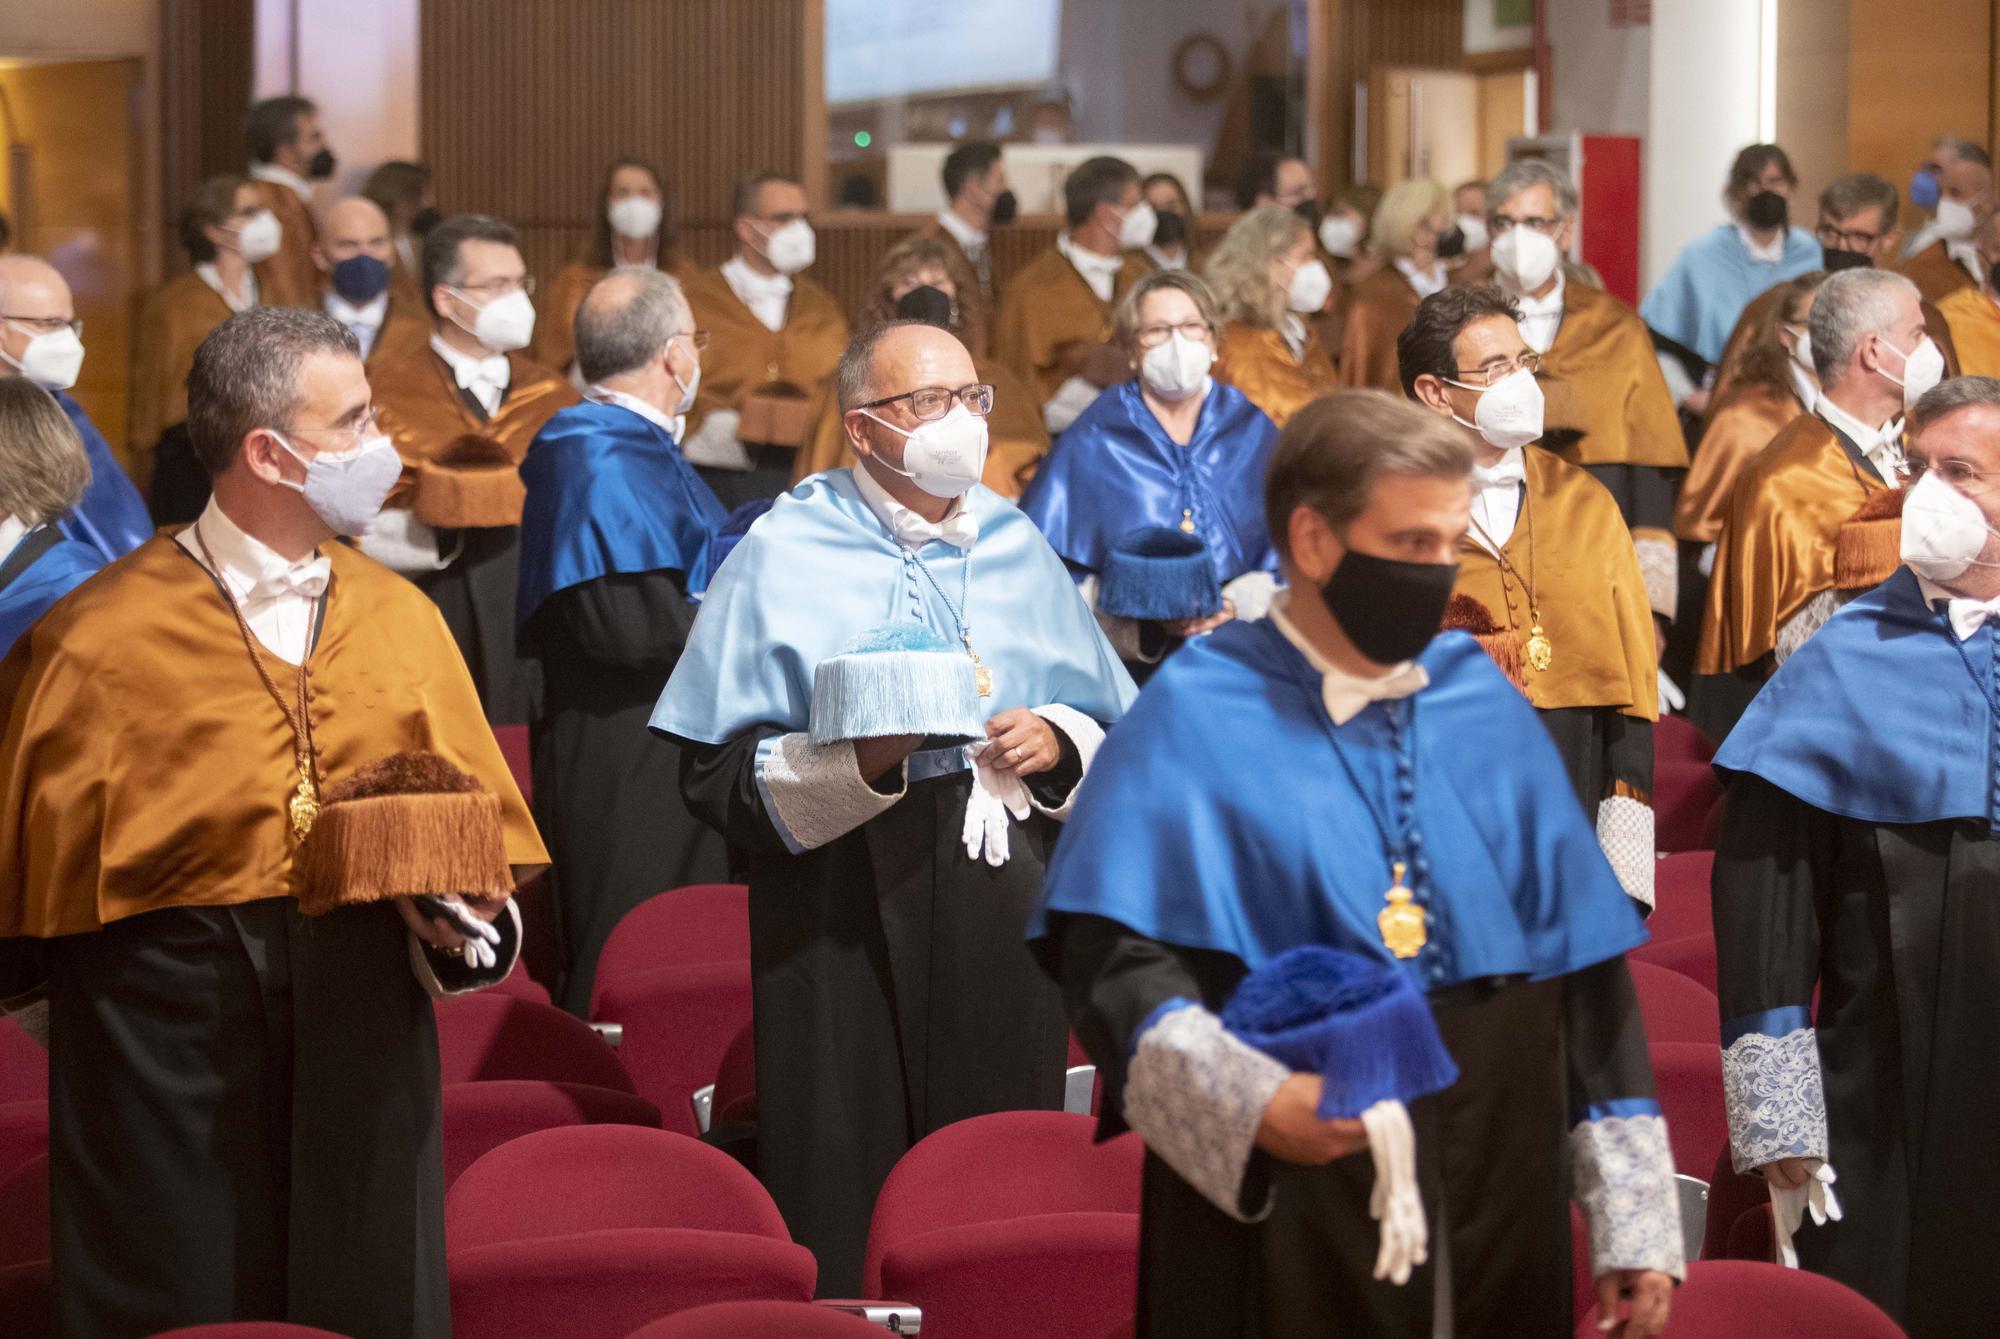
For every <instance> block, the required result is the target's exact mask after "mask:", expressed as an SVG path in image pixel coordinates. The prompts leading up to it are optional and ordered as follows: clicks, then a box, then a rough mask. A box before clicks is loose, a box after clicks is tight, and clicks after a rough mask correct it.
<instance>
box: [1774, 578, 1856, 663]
mask: <svg viewBox="0 0 2000 1339" xmlns="http://www.w3.org/2000/svg"><path fill="white" fill-rule="evenodd" d="M1840 606H1841V599H1840V592H1838V591H1831V590H1823V591H1821V592H1820V593H1819V594H1817V595H1815V596H1813V597H1812V598H1811V599H1810V600H1807V601H1806V604H1805V608H1803V609H1801V610H1799V612H1798V613H1796V614H1793V615H1792V616H1791V617H1790V618H1788V619H1786V620H1785V621H1784V622H1783V623H1782V624H1780V625H1779V627H1778V644H1777V646H1776V647H1775V648H1773V651H1772V654H1773V655H1774V656H1775V657H1776V658H1777V661H1778V663H1779V664H1780V665H1782V664H1784V663H1785V662H1786V661H1787V660H1790V659H1791V658H1792V655H1793V653H1794V652H1796V651H1797V650H1798V649H1799V648H1800V647H1801V646H1804V645H1805V644H1806V640H1807V639H1808V638H1810V637H1811V636H1812V635H1813V634H1814V633H1815V632H1818V631H1819V630H1820V629H1821V628H1823V627H1825V626H1826V621H1827V620H1828V619H1829V618H1832V617H1833V616H1834V615H1835V614H1837V613H1839V612H1840Z"/></svg>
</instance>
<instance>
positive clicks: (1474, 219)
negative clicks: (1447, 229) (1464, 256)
mask: <svg viewBox="0 0 2000 1339" xmlns="http://www.w3.org/2000/svg"><path fill="white" fill-rule="evenodd" d="M1452 222H1453V223H1456V224H1457V225H1458V231H1459V235H1460V236H1462V237H1464V238H1465V249H1466V250H1467V251H1477V250H1478V249H1479V248H1480V247H1482V246H1485V245H1486V243H1487V241H1488V240H1489V239H1488V237H1487V235H1486V220H1485V219H1483V218H1481V217H1479V215H1477V214H1460V215H1459V216H1458V217H1457V218H1455V219H1453V220H1452Z"/></svg>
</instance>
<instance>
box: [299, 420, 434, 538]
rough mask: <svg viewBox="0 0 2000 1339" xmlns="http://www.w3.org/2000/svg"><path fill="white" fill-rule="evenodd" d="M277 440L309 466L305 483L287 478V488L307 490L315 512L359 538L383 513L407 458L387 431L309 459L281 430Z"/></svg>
mask: <svg viewBox="0 0 2000 1339" xmlns="http://www.w3.org/2000/svg"><path fill="white" fill-rule="evenodd" d="M271 436H273V437H275V438H277V441H278V445H279V446H282V447H284V448H285V450H286V452H287V453H288V454H289V455H290V456H291V458H292V459H293V460H296V461H298V462H299V464H301V465H303V466H305V467H306V478H305V482H304V483H293V482H292V481H291V480H290V479H286V480H284V481H283V482H284V484H285V486H286V487H287V488H294V489H297V490H298V491H299V492H301V493H303V494H305V499H306V505H307V506H308V507H311V508H312V509H313V515H315V516H317V517H319V519H320V520H321V521H323V522H324V523H325V524H326V528H327V529H329V530H331V531H333V533H334V534H336V535H347V536H350V537H352V538H357V539H358V538H359V537H360V536H361V535H363V534H365V533H366V532H367V530H368V527H369V526H371V525H373V524H374V523H375V518H376V517H377V516H379V515H381V514H382V503H383V502H384V501H386V500H387V499H388V496H389V493H390V492H391V490H393V489H394V488H395V487H396V481H397V480H398V479H400V478H402V477H403V459H402V457H401V456H399V455H397V454H396V448H395V447H394V446H393V445H392V444H391V443H390V441H389V439H388V438H387V437H384V436H380V435H377V436H374V437H369V438H367V439H365V440H364V441H363V442H362V443H361V445H360V446H358V447H355V448H354V449H353V450H351V451H343V452H341V453H340V454H338V455H334V454H330V453H328V452H325V451H322V452H320V453H319V454H318V455H316V456H314V457H313V458H312V459H311V460H307V459H306V458H305V457H304V456H302V455H300V454H299V453H298V452H297V451H295V450H293V448H292V444H291V443H290V442H288V441H286V440H285V439H284V438H283V437H282V436H279V434H278V433H276V432H273V433H272V434H271Z"/></svg>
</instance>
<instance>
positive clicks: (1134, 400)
mask: <svg viewBox="0 0 2000 1339" xmlns="http://www.w3.org/2000/svg"><path fill="white" fill-rule="evenodd" d="M1258 212H1259V213H1274V214H1280V215H1283V216H1285V217H1287V218H1290V219H1291V221H1292V223H1293V224H1295V225H1297V226H1299V227H1301V228H1303V226H1304V225H1303V224H1300V223H1299V221H1298V219H1297V217H1296V216H1294V215H1291V214H1290V211H1287V210H1260V211H1258ZM1220 319H1221V318H1220V313H1219V311H1218V310H1217V306H1216V302H1215V298H1214V295H1213V294H1211V293H1210V292H1209V290H1208V286H1207V285H1206V284H1204V283H1202V281H1201V280H1199V279H1197V278H1195V277H1194V276H1193V275H1191V274H1187V273H1184V272H1182V271H1178V270H1161V271H1159V272H1157V273H1154V274H1149V275H1147V276H1146V277H1145V278H1144V279H1141V280H1140V281H1139V282H1138V283H1137V284H1135V285H1133V287H1132V290H1131V291H1130V292H1128V293H1127V294H1126V295H1125V297H1124V300H1123V301H1121V302H1120V303H1119V304H1118V313H1117V316H1116V318H1115V319H1114V323H1113V328H1114V333H1115V335H1116V338H1117V340H1118V344H1119V346H1120V347H1121V348H1123V349H1125V350H1126V354H1127V356H1128V357H1129V358H1130V359H1131V360H1132V369H1133V371H1134V373H1135V374H1136V375H1135V376H1134V377H1133V378H1132V379H1131V380H1129V381H1125V382H1121V383H1119V384H1118V385H1116V386H1113V387H1112V388H1111V389H1109V390H1107V391H1105V392H1104V394H1102V395H1100V396H1098V397H1097V402H1096V403H1095V404H1093V405H1091V406H1090V408H1088V409H1086V410H1084V412H1083V416H1082V417H1081V418H1079V419H1077V421H1076V422H1074V423H1072V424H1070V426H1069V429H1068V430H1067V431H1066V432H1064V433H1063V435H1062V436H1061V438H1059V439H1058V440H1057V442H1056V445H1055V449H1054V450H1052V451H1051V452H1050V453H1049V458H1048V459H1047V460H1046V461H1044V462H1043V464H1042V468H1041V469H1040V470H1039V471H1037V472H1036V474H1035V478H1034V481H1033V482H1032V483H1030V484H1029V485H1028V490H1027V492H1026V493H1024V494H1022V497H1021V510H1022V511H1024V512H1026V513H1027V514H1028V519H1029V520H1031V521H1033V522H1034V523H1035V525H1036V527H1037V528H1039V529H1040V530H1041V532H1042V536H1043V538H1045V539H1047V540H1048V542H1049V545H1050V547H1052V548H1053V549H1055V551H1056V554H1057V555H1058V556H1059V557H1060V558H1061V559H1062V560H1063V562H1064V563H1065V564H1066V565H1067V566H1068V567H1069V570H1070V574H1071V575H1072V576H1074V577H1076V578H1077V582H1078V586H1079V588H1080V589H1081V590H1082V591H1083V593H1084V598H1085V599H1086V600H1087V601H1089V603H1090V605H1091V607H1092V608H1093V609H1094V610H1096V612H1097V617H1098V622H1099V623H1100V624H1102V625H1103V627H1104V630H1105V633H1106V634H1107V635H1108V636H1109V637H1110V639H1111V644H1112V646H1113V647H1115V648H1116V649H1117V651H1118V655H1119V658H1120V659H1122V660H1123V661H1124V662H1125V665H1126V668H1127V669H1129V670H1131V671H1132V672H1133V674H1134V677H1140V676H1142V675H1144V674H1146V673H1148V672H1150V670H1151V669H1152V667H1153V666H1155V665H1157V664H1158V663H1159V662H1160V660H1161V659H1162V658H1163V657H1164V656H1165V655H1166V654H1167V652H1169V651H1171V650H1172V649H1173V648H1174V647H1176V646H1178V645H1180V644H1182V643H1183V642H1185V641H1186V640H1187V639H1188V638H1190V637H1197V636H1200V635H1201V634H1203V633H1205V632H1211V631H1213V630H1214V629H1216V628H1219V627H1221V626H1222V625H1223V624H1224V623H1227V622H1228V621H1229V620H1230V619H1232V618H1262V617H1263V615H1264V610H1265V609H1266V608H1267V607H1268V606H1269V604H1270V602H1271V594H1272V592H1273V591H1274V590H1275V589H1276V585H1275V581H1274V574H1275V573H1276V571H1277V566H1278V555H1277V552H1276V550H1274V549H1273V548H1272V547H1271V537H1270V536H1269V535H1268V534H1267V533H1266V532H1265V530H1264V507H1263V487H1264V470H1265V467H1266V466H1267V465H1268V464H1269V463H1270V459H1271V446H1272V443H1273V442H1275V441H1276V440H1277V436H1278V431H1277V428H1276V427H1275V426H1274V425H1273V424H1272V423H1271V420H1270V419H1269V418H1268V417H1267V416H1266V415H1265V414H1264V412H1263V411H1262V410H1260V409H1258V408H1257V406H1256V405H1254V404H1252V403H1251V402H1250V400H1249V398H1248V397H1246V396H1245V395H1244V394H1243V392H1241V391H1239V390H1237V389H1236V388H1235V387H1233V386H1230V385H1227V384H1225V383H1223V382H1222V381H1219V380H1217V379H1216V378H1215V377H1213V376H1212V375H1210V368H1211V367H1212V365H1213V364H1214V362H1215V357H1216V353H1215V345H1216V339H1217V335H1218V332H1219V326H1220ZM1148 527H1153V528H1160V529H1167V530H1172V531H1177V532H1179V533H1182V534H1186V535H1189V536H1192V537H1194V538H1195V539H1196V540H1198V541H1199V542H1200V548H1201V557H1200V561H1201V562H1202V563H1205V564H1206V566H1207V567H1208V569H1209V572H1210V574H1211V575H1212V577H1213V584H1214V586H1215V590H1216V596H1217V604H1218V607H1217V608H1216V609H1215V610H1214V611H1213V612H1212V613H1200V614H1186V615H1183V616H1181V617H1152V618H1138V617H1134V616H1131V615H1130V614H1127V613H1124V612H1123V611H1120V610H1116V609H1108V608H1106V605H1107V603H1111V602H1110V601H1106V600H1104V599H1101V598H1100V595H1101V594H1102V593H1103V591H1104V589H1105V583H1104V578H1105V575H1106V573H1105V569H1106V566H1107V563H1108V561H1109V558H1110V555H1111V553H1112V551H1113V550H1114V549H1115V548H1118V547H1119V546H1120V543H1121V541H1126V540H1127V539H1128V537H1130V536H1132V535H1133V534H1134V533H1135V532H1137V531H1141V530H1144V529H1146V528H1148ZM1175 612H1176V613H1178V612H1179V611H1178V610H1176V611H1175Z"/></svg>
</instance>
